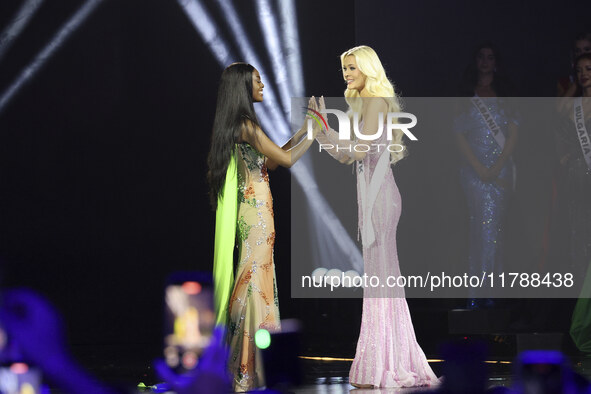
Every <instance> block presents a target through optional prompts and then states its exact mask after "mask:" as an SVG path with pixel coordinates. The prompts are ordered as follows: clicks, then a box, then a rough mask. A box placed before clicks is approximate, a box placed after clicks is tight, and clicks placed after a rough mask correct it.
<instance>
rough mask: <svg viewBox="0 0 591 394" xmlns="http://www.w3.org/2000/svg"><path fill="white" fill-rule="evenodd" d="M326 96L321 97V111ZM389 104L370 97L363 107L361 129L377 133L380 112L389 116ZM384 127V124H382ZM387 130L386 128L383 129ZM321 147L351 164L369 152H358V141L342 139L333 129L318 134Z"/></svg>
mask: <svg viewBox="0 0 591 394" xmlns="http://www.w3.org/2000/svg"><path fill="white" fill-rule="evenodd" d="M325 108H326V106H325V104H324V97H321V98H320V111H322V110H323V109H325ZM387 111H388V105H387V104H386V102H385V101H384V100H378V99H377V98H370V99H369V100H367V104H366V105H365V106H364V107H363V113H362V117H363V129H362V130H359V131H360V132H361V133H362V134H365V135H373V134H375V133H376V131H377V130H378V128H379V127H380V124H379V121H380V120H379V114H380V112H381V113H383V114H384V116H387ZM382 127H383V126H382ZM382 131H383V132H385V131H384V130H382ZM316 139H317V140H318V143H319V144H321V148H322V149H323V150H325V151H327V152H328V153H329V154H330V155H331V156H332V157H333V158H335V159H336V160H338V161H339V162H341V163H344V164H351V163H352V162H354V161H357V160H363V159H364V158H365V155H366V154H367V152H357V151H356V150H355V146H356V145H357V143H358V142H357V141H353V140H341V139H339V137H338V133H337V132H336V131H334V130H333V129H329V130H327V131H326V132H324V133H318V135H317V136H316Z"/></svg>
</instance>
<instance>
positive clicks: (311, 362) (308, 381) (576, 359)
mask: <svg viewBox="0 0 591 394" xmlns="http://www.w3.org/2000/svg"><path fill="white" fill-rule="evenodd" d="M122 350H125V353H122ZM74 351H75V353H76V356H77V358H78V359H79V360H80V362H81V363H82V364H84V365H85V366H86V367H87V368H88V370H89V371H90V372H91V373H92V374H93V375H95V376H96V377H98V378H99V379H101V380H103V381H105V382H108V383H110V384H112V385H114V386H117V387H120V388H127V389H129V390H131V391H130V392H134V390H137V392H138V393H140V392H142V393H150V392H153V391H152V390H150V389H139V388H137V389H134V388H135V387H137V385H138V384H139V383H140V382H141V383H144V384H145V385H146V386H152V385H154V384H156V383H158V382H160V380H159V379H158V378H157V377H156V376H155V374H154V371H153V369H152V366H151V360H152V359H153V358H154V357H157V356H158V354H157V353H154V351H156V352H157V349H148V348H147V347H146V346H139V345H138V346H130V345H125V346H101V347H95V346H76V347H74ZM122 354H124V355H122ZM310 356H312V355H310ZM313 356H316V355H313ZM569 358H570V360H571V362H572V365H573V366H574V369H575V371H577V372H578V373H579V374H580V375H582V376H585V377H587V378H591V358H585V357H583V356H582V355H571V356H570V357H569ZM300 361H301V366H302V370H303V374H304V383H303V384H302V385H300V386H298V387H293V388H291V389H289V392H292V393H310V394H312V393H326V394H328V393H331V394H338V393H349V392H353V393H356V394H362V393H366V392H367V393H369V392H371V393H410V392H421V391H428V390H429V389H428V388H405V389H375V390H368V389H355V388H354V387H353V386H351V385H349V381H348V374H349V368H350V366H351V360H350V359H344V358H343V359H335V360H330V361H322V360H317V359H310V358H308V356H303V357H301V358H300ZM429 361H430V365H431V367H432V368H433V370H434V371H435V373H436V374H437V375H438V376H441V375H442V373H443V372H442V368H443V361H442V360H438V359H433V358H430V360H429ZM512 361H513V357H494V358H491V359H489V360H488V361H487V362H486V368H487V372H488V373H487V375H488V380H487V386H488V387H494V386H503V387H509V386H510V385H511V384H512V378H513V368H514V364H513V362H512ZM51 392H52V393H59V392H60V391H58V390H51Z"/></svg>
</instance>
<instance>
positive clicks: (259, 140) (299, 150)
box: [241, 122, 318, 170]
mask: <svg viewBox="0 0 591 394" xmlns="http://www.w3.org/2000/svg"><path fill="white" fill-rule="evenodd" d="M317 132H318V129H317V128H315V129H314V134H316V133H317ZM241 138H242V140H243V141H246V142H248V143H249V144H250V145H251V146H252V147H254V148H255V149H256V150H257V151H259V152H260V153H262V154H263V155H264V156H265V157H266V158H267V160H266V165H267V168H269V169H271V170H274V169H275V168H277V166H278V165H280V166H282V167H286V168H290V167H291V166H292V165H294V164H295V163H296V162H297V161H298V160H299V159H300V157H302V155H303V154H304V153H306V151H307V150H308V148H309V147H310V146H311V145H312V142H313V141H314V140H313V139H307V138H304V139H302V140H301V141H300V142H299V144H297V145H295V146H294V147H293V148H291V149H289V150H283V149H282V148H280V147H279V146H277V144H275V143H274V142H273V141H271V139H269V137H267V135H266V134H265V133H264V132H263V130H262V129H261V128H260V127H258V126H257V125H255V124H253V123H251V122H245V123H244V128H243V130H242V135H241Z"/></svg>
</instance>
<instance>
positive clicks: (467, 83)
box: [460, 41, 515, 97]
mask: <svg viewBox="0 0 591 394" xmlns="http://www.w3.org/2000/svg"><path fill="white" fill-rule="evenodd" d="M485 48H486V49H490V50H491V51H492V52H493V54H494V55H495V71H494V75H493V81H492V84H491V87H492V88H493V90H494V91H495V93H496V94H497V96H499V97H510V96H513V95H514V94H515V89H514V86H513V85H512V84H511V82H510V80H509V78H508V77H507V75H506V74H505V70H504V68H503V60H502V58H501V54H500V52H499V49H498V48H497V46H496V45H494V44H493V43H492V42H490V41H487V42H483V43H482V44H480V45H478V46H477V47H476V50H475V51H474V54H473V56H472V59H471V62H470V64H469V65H468V67H466V70H465V71H464V76H463V78H462V84H461V85H460V96H464V97H472V96H474V90H475V89H476V85H477V84H478V68H477V66H476V64H477V59H478V55H479V53H480V51H481V50H482V49H485Z"/></svg>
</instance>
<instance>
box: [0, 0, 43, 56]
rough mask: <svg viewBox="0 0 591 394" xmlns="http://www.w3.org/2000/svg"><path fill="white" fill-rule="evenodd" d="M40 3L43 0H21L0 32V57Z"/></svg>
mask: <svg viewBox="0 0 591 394" xmlns="http://www.w3.org/2000/svg"><path fill="white" fill-rule="evenodd" d="M42 3H43V0H26V1H25V2H23V5H22V6H21V8H19V10H18V11H17V13H16V15H15V16H14V18H12V21H10V23H9V25H8V26H7V27H6V29H4V31H3V32H2V34H0V59H2V57H3V56H4V54H5V53H6V52H7V51H8V49H9V48H10V46H11V45H12V42H13V41H14V39H15V38H17V37H18V36H19V35H20V33H21V31H23V30H24V28H25V27H27V24H28V23H29V22H30V20H31V19H32V18H33V15H35V12H36V11H37V9H39V6H40V5H41V4H42Z"/></svg>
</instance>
